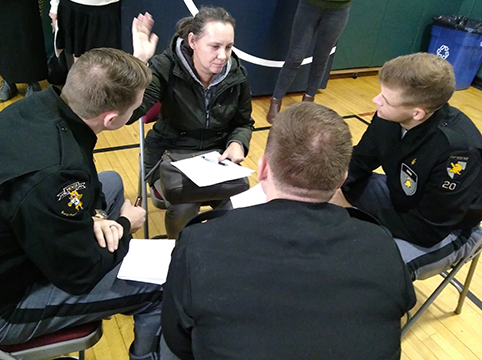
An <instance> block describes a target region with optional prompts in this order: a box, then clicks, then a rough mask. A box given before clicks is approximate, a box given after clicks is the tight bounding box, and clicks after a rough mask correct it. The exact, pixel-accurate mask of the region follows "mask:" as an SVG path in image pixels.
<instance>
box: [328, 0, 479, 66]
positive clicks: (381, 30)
mask: <svg viewBox="0 0 482 360" xmlns="http://www.w3.org/2000/svg"><path fill="white" fill-rule="evenodd" d="M466 2H469V0H423V1H420V0H353V2H352V6H351V12H350V20H349V22H348V25H347V27H346V29H345V31H344V32H343V34H342V36H341V37H340V40H339V42H338V46H337V50H336V55H335V59H334V62H333V69H334V70H336V69H351V68H361V67H373V66H381V65H383V63H384V62H385V61H387V60H389V59H392V58H394V57H396V56H399V55H404V54H410V53H414V52H418V51H426V50H427V49H428V44H429V42H430V29H431V24H432V18H433V17H434V16H436V15H447V14H458V13H459V11H460V9H461V6H462V5H463V3H466ZM471 2H478V3H480V4H481V5H482V0H471Z"/></svg>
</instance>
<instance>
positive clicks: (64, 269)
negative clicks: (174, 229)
mask: <svg viewBox="0 0 482 360" xmlns="http://www.w3.org/2000/svg"><path fill="white" fill-rule="evenodd" d="M39 179H40V180H38V181H37V182H36V184H35V185H34V186H33V187H31V188H29V191H28V192H26V193H25V195H24V197H23V198H22V199H21V200H20V201H19V203H18V205H17V206H16V207H15V208H14V210H13V214H12V220H11V223H12V226H13V228H14V229H15V230H14V231H15V235H16V237H17V239H18V241H19V243H20V246H22V248H23V249H24V251H25V253H26V254H27V256H28V258H29V259H30V260H31V261H32V262H33V263H34V264H35V265H36V266H37V267H38V268H39V269H40V271H41V272H42V273H43V274H44V276H45V277H46V278H47V279H48V280H49V281H50V282H51V283H52V284H54V285H55V286H57V287H58V288H60V289H62V290H64V291H66V292H68V293H70V294H74V295H78V294H84V293H86V292H88V291H90V290H91V289H92V288H93V287H94V286H95V285H96V284H97V282H98V281H99V280H100V279H102V277H104V276H105V274H106V273H107V272H109V271H110V270H112V269H113V268H114V267H115V266H116V265H117V264H119V263H120V262H121V261H122V259H123V258H124V256H125V255H126V253H127V250H128V245H129V241H130V238H131V236H130V235H129V234H128V231H129V227H130V224H129V221H128V220H127V219H126V218H123V217H121V218H120V219H119V223H120V224H121V225H122V226H123V227H124V236H123V237H122V239H121V240H120V242H119V247H118V250H116V251H115V252H114V253H110V252H109V251H108V250H107V249H106V248H101V247H100V246H99V244H98V242H97V240H96V238H95V236H94V231H93V219H92V214H91V213H90V211H88V210H87V209H92V203H95V202H96V199H92V198H91V197H93V195H92V194H93V192H91V191H89V187H90V186H91V184H90V183H89V182H88V180H86V179H87V175H86V174H85V173H83V172H76V173H75V174H72V173H70V174H64V173H58V172H55V173H50V174H46V175H45V176H42V177H39ZM65 189H69V191H71V190H72V191H73V190H75V198H73V197H71V196H70V195H69V191H64V190H65Z"/></svg>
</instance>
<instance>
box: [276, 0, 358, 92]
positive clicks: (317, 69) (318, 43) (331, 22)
mask: <svg viewBox="0 0 482 360" xmlns="http://www.w3.org/2000/svg"><path fill="white" fill-rule="evenodd" d="M349 14H350V8H346V9H323V8H321V7H320V6H316V5H313V4H311V3H309V2H307V1H306V0H300V2H299V4H298V8H297V10H296V13H295V18H294V20H293V25H292V28H291V38H290V46H289V50H288V55H287V57H286V60H285V63H284V65H283V67H282V68H281V71H280V73H279V75H278V80H277V82H276V86H275V89H274V92H273V97H274V98H275V99H282V98H283V96H285V95H286V92H287V91H288V89H289V87H290V85H291V83H292V82H293V80H294V78H295V76H296V74H297V73H298V70H299V69H300V66H301V63H302V62H303V59H304V58H305V56H306V54H307V52H308V49H309V48H310V45H311V43H312V42H313V41H315V47H314V50H313V62H312V63H311V67H310V74H309V76H308V87H307V88H306V93H307V94H308V95H310V96H314V95H315V94H316V92H317V91H318V88H319V87H320V83H321V81H322V80H323V76H324V75H325V71H326V64H327V62H328V58H329V57H330V52H331V49H332V48H333V46H335V44H336V42H337V41H338V38H339V37H340V36H341V34H342V33H343V30H345V27H346V24H347V23H348V16H349Z"/></svg>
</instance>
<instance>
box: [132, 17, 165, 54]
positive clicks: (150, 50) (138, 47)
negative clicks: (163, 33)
mask: <svg viewBox="0 0 482 360" xmlns="http://www.w3.org/2000/svg"><path fill="white" fill-rule="evenodd" d="M153 26H154V19H153V18H152V16H151V14H149V13H148V12H146V13H145V14H144V15H142V14H139V15H138V16H137V17H135V18H134V19H133V20H132V46H133V49H134V53H133V55H134V56H135V57H136V58H138V59H140V60H141V61H143V62H144V63H147V62H148V61H149V59H150V58H152V57H153V56H154V53H155V52H156V46H157V42H158V40H159V37H158V36H157V35H156V34H153V33H152V27H153Z"/></svg>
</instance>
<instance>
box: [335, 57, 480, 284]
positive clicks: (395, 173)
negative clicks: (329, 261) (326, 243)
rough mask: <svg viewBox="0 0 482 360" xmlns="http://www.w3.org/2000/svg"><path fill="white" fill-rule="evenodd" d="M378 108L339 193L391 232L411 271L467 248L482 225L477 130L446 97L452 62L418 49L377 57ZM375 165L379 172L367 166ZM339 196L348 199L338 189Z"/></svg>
mask: <svg viewBox="0 0 482 360" xmlns="http://www.w3.org/2000/svg"><path fill="white" fill-rule="evenodd" d="M378 78H379V82H380V85H381V92H380V94H378V95H377V96H376V97H375V98H374V99H373V101H374V103H375V104H376V107H377V112H376V114H375V116H374V117H373V120H372V122H371V124H370V125H369V126H368V129H367V130H366V132H365V134H364V135H363V137H362V139H361V140H360V142H359V143H358V145H357V146H355V148H354V151H353V157H352V160H351V162H350V168H349V173H348V179H347V181H346V182H345V184H344V185H343V188H342V189H343V193H344V195H345V196H346V199H347V200H348V202H349V203H351V204H353V205H355V206H357V207H358V208H360V209H363V210H366V211H367V212H369V213H371V214H372V215H374V216H375V217H376V218H377V219H378V220H379V221H380V222H381V224H382V225H384V226H386V227H387V228H388V229H389V230H390V231H391V232H392V234H393V237H394V238H395V241H396V242H397V245H398V246H399V248H400V251H401V253H402V256H403V258H404V260H405V262H406V263H407V264H408V266H409V268H410V270H411V272H412V276H413V278H414V279H416V278H419V279H424V278H427V277H429V276H432V275H434V274H436V273H438V272H440V271H442V270H444V269H445V268H446V267H447V266H449V265H451V264H452V263H454V262H455V261H457V260H458V259H460V258H461V257H463V256H465V255H466V254H467V253H468V252H470V251H471V250H472V249H473V248H474V245H475V244H477V243H478V242H480V238H481V236H482V231H481V228H480V226H479V223H480V221H481V219H482V186H481V184H482V160H481V151H482V136H481V135H480V132H479V130H478V129H477V128H476V127H475V125H474V124H473V123H472V121H471V120H470V119H469V118H468V117H467V116H466V115H465V114H463V113H462V112H461V111H459V110H457V109H456V108H453V107H451V106H450V105H449V104H448V101H449V99H450V98H451V97H452V94H453V93H454V90H455V77H454V72H453V68H452V65H450V63H448V62H447V61H446V60H443V59H441V58H440V57H438V56H436V55H433V54H427V53H417V54H411V55H406V56H400V57H398V58H395V59H392V60H390V61H388V62H387V63H385V65H383V67H382V69H381V70H380V73H379V75H378ZM379 166H381V167H382V169H383V171H384V172H385V175H381V174H377V173H374V172H373V170H375V169H376V168H378V167H379ZM336 198H338V203H339V204H344V205H345V206H350V204H349V203H347V202H346V201H345V199H343V195H342V194H341V192H338V194H337V196H336Z"/></svg>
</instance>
